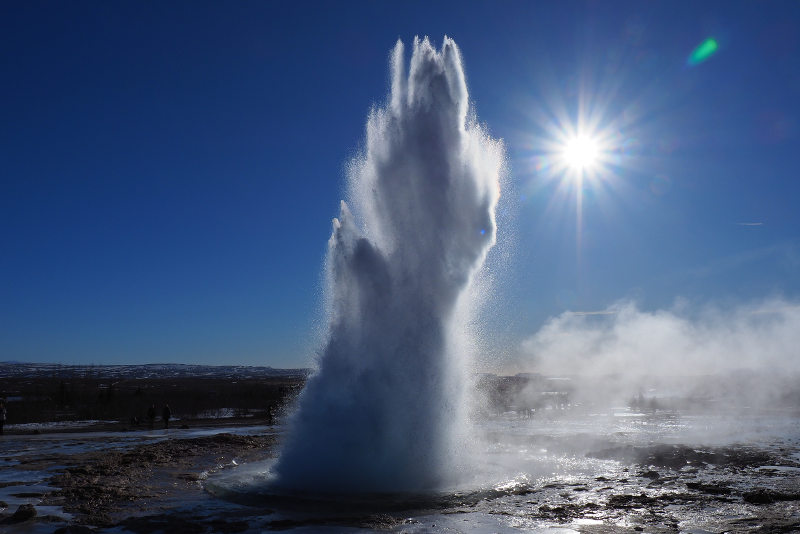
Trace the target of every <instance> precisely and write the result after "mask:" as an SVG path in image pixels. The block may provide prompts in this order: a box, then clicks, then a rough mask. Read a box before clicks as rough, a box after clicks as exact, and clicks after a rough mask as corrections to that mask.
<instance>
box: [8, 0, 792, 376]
mask: <svg viewBox="0 0 800 534" xmlns="http://www.w3.org/2000/svg"><path fill="white" fill-rule="evenodd" d="M415 35H419V36H425V35H428V36H430V37H431V38H432V39H433V40H434V41H435V42H436V43H438V44H440V43H441V41H442V38H443V37H444V35H448V36H450V37H452V38H454V39H455V41H456V43H457V44H458V45H459V47H460V48H461V52H462V55H463V58H464V62H465V66H466V71H467V76H468V83H469V88H470V92H471V98H472V100H473V101H474V103H475V108H476V110H477V113H478V117H479V119H480V121H481V122H483V123H485V124H486V125H487V126H488V128H489V129H490V131H491V132H492V135H493V136H495V137H499V138H503V139H504V140H505V142H506V145H507V148H508V154H509V162H510V167H511V173H512V174H511V176H512V178H511V181H512V184H511V187H508V188H507V189H506V191H505V192H504V194H506V196H505V197H504V199H505V201H506V202H508V204H507V205H506V207H507V208H508V209H510V211H511V212H512V213H516V215H515V216H514V217H513V218H511V219H510V220H509V221H507V224H512V225H513V229H514V233H515V234H516V237H515V240H516V243H515V246H514V250H515V251H516V253H515V254H514V256H513V257H512V258H511V260H510V263H509V265H508V269H507V274H506V276H505V277H504V278H503V280H502V284H501V285H500V286H499V287H498V288H497V291H496V294H495V302H496V303H498V306H496V308H495V310H494V311H495V314H494V316H493V317H494V318H493V319H490V320H489V323H488V328H489V330H490V331H491V332H492V333H493V334H494V336H493V337H494V339H496V340H498V341H497V343H499V344H500V345H503V346H505V345H507V346H508V347H513V346H515V345H516V344H517V343H518V342H519V340H521V339H523V338H524V337H526V336H529V335H531V334H533V333H535V332H536V331H537V330H538V328H539V327H540V326H541V325H542V324H543V322H544V321H545V320H546V319H547V318H548V317H551V316H555V315H557V314H560V313H562V312H563V311H564V310H566V309H571V310H576V311H594V310H602V309H604V308H606V307H607V306H609V305H611V304H612V303H614V302H615V301H617V300H619V299H635V300H636V301H637V302H638V304H639V306H640V307H641V308H642V309H645V310H647V309H659V308H664V307H669V306H671V305H672V303H673V302H674V300H675V299H676V298H678V297H681V298H686V299H688V300H689V301H690V302H693V303H698V304H700V305H702V304H705V303H709V302H714V303H723V304H725V303H728V304H733V303H739V302H749V301H753V300H759V299H763V298H767V297H771V296H776V295H777V296H782V297H784V298H786V299H788V300H794V299H796V298H797V297H798V296H799V295H800V276H799V275H798V272H800V208H798V206H800V176H799V175H798V174H799V173H798V164H799V163H800V3H797V2H790V1H787V2H731V1H723V2H710V1H709V2H699V3H698V2H688V1H687V2H677V3H676V2H673V1H669V2H638V1H637V2H622V1H619V2H569V1H560V2H529V1H525V2H510V1H507V2H485V3H477V2H452V3H451V2H421V3H412V2H391V3H390V2H365V3H363V4H355V3H349V4H344V3H334V2H313V3H303V2H135V3H133V2H131V3H122V2H44V3H39V2H31V1H25V2H4V3H2V5H0V71H1V72H2V78H0V361H3V360H21V361H33V362H62V363H65V364H69V363H91V362H93V363H108V364H110V363H148V362H185V363H206V364H233V363H236V364H252V365H272V366H277V367H293V366H302V365H306V364H307V363H308V360H307V359H306V357H307V356H308V354H309V350H308V349H309V346H308V345H309V339H311V338H312V335H313V332H314V320H315V317H316V316H317V315H318V313H317V310H318V307H319V299H320V273H321V269H322V262H323V255H324V253H325V246H326V241H327V239H328V236H329V234H330V221H331V218H332V217H334V216H335V215H336V214H337V207H338V201H339V199H340V198H341V197H342V194H343V182H344V180H343V178H344V170H343V169H344V166H345V165H346V163H347V161H348V159H349V158H350V157H352V156H353V155H354V154H355V153H356V152H357V150H358V147H359V144H360V143H361V141H362V138H363V132H364V122H365V119H366V116H367V113H368V111H369V109H370V107H371V106H372V105H373V104H375V103H381V102H382V101H383V99H384V98H385V95H386V92H387V84H388V78H387V76H388V62H387V60H388V54H389V52H390V50H391V48H392V47H393V45H394V43H395V42H396V40H397V39H398V38H401V39H402V40H403V41H405V42H406V44H407V45H410V43H411V41H412V39H413V38H414V36H415ZM708 37H713V38H715V39H716V40H717V41H718V42H719V45H720V47H719V50H718V52H717V53H716V54H715V55H714V56H712V57H711V58H709V59H708V60H707V61H705V62H703V63H701V64H699V65H695V66H689V65H687V62H686V58H687V57H688V55H689V54H690V53H691V51H692V50H693V49H694V48H695V47H696V46H697V45H698V44H700V43H701V42H702V41H703V40H704V39H706V38H708ZM409 48H410V46H409V47H407V50H408V49H409ZM581 101H583V102H586V103H588V105H589V108H591V109H594V110H602V111H603V112H604V114H603V120H602V121H601V123H600V124H599V126H600V127H601V128H612V126H613V131H614V132H615V133H614V136H615V137H616V139H617V140H618V141H619V142H628V143H627V144H626V145H624V146H625V148H626V150H624V151H620V150H617V151H616V152H615V154H618V155H619V164H618V165H610V166H609V167H608V168H607V169H606V172H605V173H604V175H603V176H604V177H603V179H602V180H596V181H587V182H586V184H585V189H584V203H583V228H582V231H581V234H582V240H581V243H582V245H581V254H580V261H578V254H577V248H576V222H575V221H576V212H575V210H576V206H575V202H574V200H573V199H574V196H575V195H574V192H569V191H566V192H565V188H568V186H569V183H567V182H565V181H563V180H561V179H560V177H559V176H555V175H554V174H553V172H552V168H553V165H552V163H553V155H552V154H548V153H546V150H545V147H546V144H547V141H548V140H549V139H548V136H550V132H551V131H552V128H553V124H552V123H551V124H549V123H548V122H549V121H550V122H551V119H553V118H563V117H572V119H575V118H576V117H577V116H578V115H579V111H578V110H579V107H580V102H581ZM616 132H618V133H616ZM536 157H539V158H541V157H544V158H546V159H545V160H542V159H534V158H536ZM545 161H549V162H550V163H551V166H550V167H549V168H548V167H547V166H546V165H543V164H542V163H543V162H545ZM537 164H538V169H537ZM657 175H665V176H667V177H668V179H669V181H668V185H669V187H666V186H665V185H664V181H663V180H662V181H660V182H659V181H658V180H659V179H656V181H655V182H654V178H655V177H656V176H657ZM737 223H762V224H761V225H758V226H743V225H740V224H737ZM503 350H505V349H503Z"/></svg>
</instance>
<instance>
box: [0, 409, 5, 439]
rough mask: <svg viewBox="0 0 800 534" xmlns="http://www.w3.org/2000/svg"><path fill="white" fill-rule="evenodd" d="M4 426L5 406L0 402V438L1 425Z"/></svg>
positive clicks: (1, 432)
mask: <svg viewBox="0 0 800 534" xmlns="http://www.w3.org/2000/svg"><path fill="white" fill-rule="evenodd" d="M5 424H6V405H5V404H3V403H2V402H0V436H2V435H3V425H5Z"/></svg>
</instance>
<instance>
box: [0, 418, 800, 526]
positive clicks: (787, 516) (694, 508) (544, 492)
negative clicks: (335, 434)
mask: <svg viewBox="0 0 800 534" xmlns="http://www.w3.org/2000/svg"><path fill="white" fill-rule="evenodd" d="M553 413H554V414H556V415H560V414H558V413H557V412H553ZM621 414H622V412H618V414H617V415H615V414H614V413H613V412H610V413H607V414H594V415H589V416H584V417H580V418H575V419H571V420H564V419H561V418H559V417H553V418H538V419H537V418H535V419H518V418H516V416H512V415H511V414H508V415H507V416H498V417H495V418H492V419H490V420H487V421H484V422H482V423H481V425H480V432H479V433H480V434H481V435H482V436H481V437H482V439H481V440H479V441H478V443H479V448H480V454H479V456H477V457H476V458H475V459H474V460H473V461H472V462H471V463H470V464H469V465H468V466H465V474H466V475H467V476H466V478H465V481H464V482H463V483H462V484H459V485H458V486H455V487H453V488H451V489H450V490H448V491H445V492H439V493H431V494H423V495H388V496H375V495H362V496H348V497H338V496H330V495H316V496H311V495H307V494H306V495H290V494H285V493H284V494H281V493H278V492H275V491H274V490H271V489H270V487H269V484H268V483H269V475H268V468H269V465H270V462H271V461H272V459H273V456H274V451H275V449H276V446H277V445H276V443H277V440H279V439H280V436H281V435H282V433H283V429H282V428H280V427H247V428H238V429H237V428H226V429H220V428H214V429H191V430H169V431H165V430H156V431H152V432H148V431H138V432H134V433H120V432H107V433H97V432H86V433H72V434H52V435H48V434H41V435H35V436H34V435H29V436H20V435H18V436H6V437H5V438H3V440H2V441H1V442H0V501H4V502H5V503H6V505H7V506H6V507H5V509H4V510H1V511H2V512H3V513H4V514H5V515H4V517H3V518H2V520H0V533H2V532H9V533H10V532H15V533H16V532H31V533H49V532H56V531H58V532H87V530H85V529H86V528H91V529H93V530H97V531H100V532H122V531H128V532H130V531H133V532H138V533H141V534H157V533H158V532H159V531H163V532H164V533H165V534H173V533H174V534H177V533H198V534H199V533H203V532H226V533H227V532H262V531H269V530H291V531H292V532H294V533H298V534H299V533H305V532H330V533H334V532H337V533H338V532H376V531H382V532H386V531H389V532H396V533H409V534H411V533H423V532H431V533H454V532H463V533H474V534H484V533H485V534H490V533H495V532H497V533H510V532H515V533H516V532H528V531H541V532H547V533H550V534H558V532H576V531H579V532H583V533H586V534H593V533H597V534H601V533H607V532H630V533H635V532H652V533H654V534H655V533H661V532H665V533H666V532H681V531H682V532H690V533H692V534H703V533H705V532H714V533H716V532H793V531H800V506H798V505H799V504H800V480H799V479H798V474H800V420H798V419H797V418H795V417H790V416H770V415H768V414H764V415H762V416H748V417H738V418H737V417H722V416H691V417H690V416H683V417H677V416H658V417H656V416H647V415H632V414H627V416H624V417H623V416H621ZM26 503H30V504H34V505H35V506H36V508H37V511H38V515H37V517H36V518H34V519H33V520H29V521H26V522H14V521H13V520H12V519H11V514H12V513H13V512H14V511H15V510H16V509H17V508H18V507H19V505H20V504H26ZM59 529H64V530H59Z"/></svg>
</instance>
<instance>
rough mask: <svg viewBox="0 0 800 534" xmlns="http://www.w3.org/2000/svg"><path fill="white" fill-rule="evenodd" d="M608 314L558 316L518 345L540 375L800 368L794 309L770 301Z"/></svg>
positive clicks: (628, 308)
mask: <svg viewBox="0 0 800 534" xmlns="http://www.w3.org/2000/svg"><path fill="white" fill-rule="evenodd" d="M610 311H615V312H616V313H614V314H609V315H592V316H587V315H576V314H572V313H569V312H567V313H564V314H562V315H560V316H559V317H555V318H553V319H550V320H549V321H548V322H547V323H546V324H545V325H544V326H543V327H542V328H541V330H540V331H539V332H537V333H536V334H535V335H534V336H533V337H531V338H529V339H527V340H526V341H524V342H523V344H522V349H523V353H524V354H525V356H526V359H527V361H528V362H531V363H532V364H533V366H534V367H535V368H536V369H537V370H539V371H540V372H542V373H545V374H550V375H554V374H581V375H604V374H611V373H621V374H625V375H661V376H676V375H701V374H713V373H718V372H720V371H725V370H730V369H746V368H750V369H753V368H759V367H762V368H763V367H775V368H781V369H783V370H785V371H791V372H798V371H800V306H798V305H797V304H793V303H790V302H787V301H784V300H780V299H775V300H769V301H766V302H761V303H758V304H755V305H754V304H751V305H743V306H739V307H737V308H734V309H729V310H726V311H724V310H721V309H718V308H708V309H705V310H703V311H701V312H699V313H693V312H692V310H691V309H690V308H689V307H688V306H687V305H685V304H682V303H680V302H679V303H678V304H677V305H676V306H675V308H674V309H673V310H659V311H655V312H644V311H640V310H639V309H637V307H636V305H635V304H633V303H631V302H623V303H620V304H618V305H616V306H613V307H612V308H610Z"/></svg>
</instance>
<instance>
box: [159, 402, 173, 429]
mask: <svg viewBox="0 0 800 534" xmlns="http://www.w3.org/2000/svg"><path fill="white" fill-rule="evenodd" d="M161 417H163V418H164V428H169V418H170V417H172V412H171V411H170V409H169V404H165V405H164V411H163V412H161Z"/></svg>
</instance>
